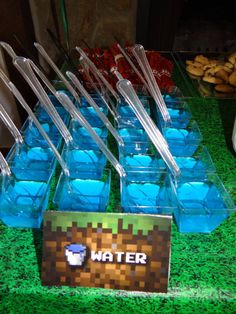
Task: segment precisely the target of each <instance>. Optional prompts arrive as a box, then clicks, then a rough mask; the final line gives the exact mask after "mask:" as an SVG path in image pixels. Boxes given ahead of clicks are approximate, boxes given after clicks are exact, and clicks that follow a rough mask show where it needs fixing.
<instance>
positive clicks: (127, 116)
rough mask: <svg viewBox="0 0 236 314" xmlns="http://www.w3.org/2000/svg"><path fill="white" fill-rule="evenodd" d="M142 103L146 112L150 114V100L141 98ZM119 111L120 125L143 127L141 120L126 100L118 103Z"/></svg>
mask: <svg viewBox="0 0 236 314" xmlns="http://www.w3.org/2000/svg"><path fill="white" fill-rule="evenodd" d="M141 102H142V104H143V105H144V107H145V109H146V112H147V113H148V115H150V108H149V102H148V100H147V99H142V100H141ZM117 111H118V114H119V117H118V119H117V122H118V126H119V127H122V128H123V127H136V128H142V125H141V123H140V122H139V120H138V118H137V117H136V115H135V113H134V111H133V109H132V108H131V107H130V106H129V105H128V104H127V103H125V102H121V103H118V105H117Z"/></svg>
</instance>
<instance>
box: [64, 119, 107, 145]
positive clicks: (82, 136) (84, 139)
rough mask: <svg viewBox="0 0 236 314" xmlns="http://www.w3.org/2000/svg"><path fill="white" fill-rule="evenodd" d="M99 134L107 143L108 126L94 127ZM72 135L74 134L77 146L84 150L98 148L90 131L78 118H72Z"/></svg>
mask: <svg viewBox="0 0 236 314" xmlns="http://www.w3.org/2000/svg"><path fill="white" fill-rule="evenodd" d="M93 130H94V131H95V132H96V133H97V135H98V136H99V137H100V138H101V139H102V140H103V141H104V142H105V143H106V142H107V135H108V131H107V128H106V127H102V128H98V127H93ZM70 131H71V135H72V136H73V139H74V142H75V145H76V147H78V148H79V149H84V150H87V149H89V150H98V149H99V148H98V145H97V144H96V143H95V142H94V140H93V139H92V137H91V136H90V134H89V133H88V131H87V130H86V129H85V128H84V127H82V126H81V125H80V123H79V122H78V121H76V120H72V121H71V124H70Z"/></svg>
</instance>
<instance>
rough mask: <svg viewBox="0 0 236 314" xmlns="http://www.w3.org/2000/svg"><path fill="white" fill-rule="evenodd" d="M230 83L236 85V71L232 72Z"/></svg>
mask: <svg viewBox="0 0 236 314" xmlns="http://www.w3.org/2000/svg"><path fill="white" fill-rule="evenodd" d="M229 83H230V84H231V85H233V86H236V71H234V72H233V73H231V74H230V76H229Z"/></svg>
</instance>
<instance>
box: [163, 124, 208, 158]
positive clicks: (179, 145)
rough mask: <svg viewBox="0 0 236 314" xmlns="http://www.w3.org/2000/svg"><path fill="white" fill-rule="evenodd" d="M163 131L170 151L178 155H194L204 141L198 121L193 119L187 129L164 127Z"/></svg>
mask: <svg viewBox="0 0 236 314" xmlns="http://www.w3.org/2000/svg"><path fill="white" fill-rule="evenodd" d="M162 133H163V136H164V138H165V139H166V141H167V143H168V145H169V149H170V152H171V153H172V155H173V156H176V157H186V156H192V155H193V154H194V153H195V151H196V150H197V148H198V146H199V144H200V143H201V141H202V135H201V133H200V130H199V128H198V125H197V123H196V121H192V122H191V123H190V125H189V126H188V127H187V128H185V129H179V128H173V127H163V128H162Z"/></svg>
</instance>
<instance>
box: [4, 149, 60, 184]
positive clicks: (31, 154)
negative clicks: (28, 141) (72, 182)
mask: <svg viewBox="0 0 236 314" xmlns="http://www.w3.org/2000/svg"><path fill="white" fill-rule="evenodd" d="M6 159H7V162H8V164H9V166H10V168H11V171H12V173H13V175H14V176H15V178H16V179H17V180H36V181H47V180H48V179H49V177H50V176H51V175H52V173H53V172H54V170H55V166H56V159H55V156H54V154H53V152H52V150H51V148H43V147H37V146H36V147H28V146H27V145H25V144H22V145H18V144H14V145H13V146H12V148H11V150H10V151H9V153H8V155H7V158H6Z"/></svg>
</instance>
